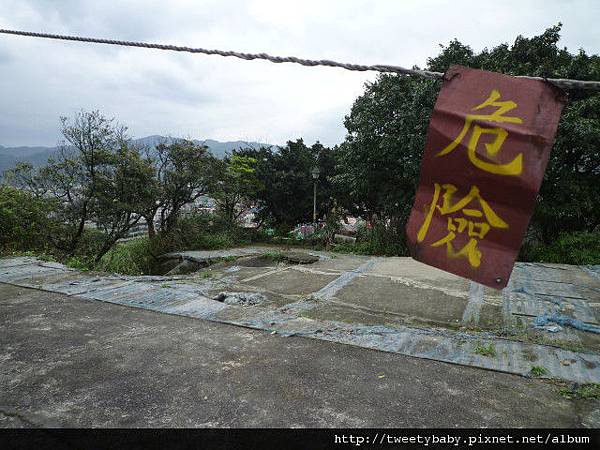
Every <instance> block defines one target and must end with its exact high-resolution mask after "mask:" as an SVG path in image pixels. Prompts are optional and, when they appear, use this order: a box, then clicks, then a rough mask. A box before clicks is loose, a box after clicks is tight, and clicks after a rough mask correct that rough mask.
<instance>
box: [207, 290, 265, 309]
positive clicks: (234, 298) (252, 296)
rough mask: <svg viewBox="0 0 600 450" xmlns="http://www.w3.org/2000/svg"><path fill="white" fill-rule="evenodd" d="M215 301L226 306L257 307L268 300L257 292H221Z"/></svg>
mask: <svg viewBox="0 0 600 450" xmlns="http://www.w3.org/2000/svg"><path fill="white" fill-rule="evenodd" d="M214 300H216V301H218V302H221V303H225V304H226V305H237V306H255V305H260V304H261V303H263V302H265V301H266V300H267V298H266V297H265V296H264V295H263V294H259V293H257V292H220V293H219V294H218V295H217V296H215V297H214Z"/></svg>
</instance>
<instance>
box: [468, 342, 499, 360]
mask: <svg viewBox="0 0 600 450" xmlns="http://www.w3.org/2000/svg"><path fill="white" fill-rule="evenodd" d="M473 352H474V353H475V354H477V355H481V356H490V357H493V356H496V346H495V345H494V344H493V343H491V342H490V343H489V344H488V345H483V344H482V343H481V342H477V343H476V344H475V348H474V349H473Z"/></svg>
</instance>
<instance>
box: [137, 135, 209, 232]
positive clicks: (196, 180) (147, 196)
mask: <svg viewBox="0 0 600 450" xmlns="http://www.w3.org/2000/svg"><path fill="white" fill-rule="evenodd" d="M146 153H147V156H146V159H147V161H148V162H149V163H150V165H151V166H152V168H153V175H152V179H151V180H150V181H149V182H148V184H147V185H146V186H143V187H142V186H140V188H141V189H143V190H144V192H143V194H142V196H141V197H140V199H141V209H140V214H141V215H142V216H143V217H144V219H145V220H146V223H147V224H148V235H149V237H150V238H152V237H153V236H154V234H155V230H154V220H155V218H156V217H158V219H159V227H160V229H161V231H164V232H169V231H171V230H172V229H173V227H174V226H175V224H176V223H177V219H178V217H179V215H180V214H181V211H182V209H183V208H184V207H185V206H186V205H188V204H190V203H193V202H194V201H195V200H196V199H198V198H199V197H201V196H202V195H206V194H207V193H208V191H209V187H210V186H211V182H212V180H213V172H214V171H213V166H214V164H215V158H214V157H213V156H212V155H211V154H210V152H209V151H208V148H207V147H205V146H202V145H198V144H196V143H194V142H193V141H190V140H186V139H178V140H176V141H174V142H172V143H160V144H158V145H157V146H156V148H154V149H149V150H147V152H146Z"/></svg>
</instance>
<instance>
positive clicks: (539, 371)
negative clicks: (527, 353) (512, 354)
mask: <svg viewBox="0 0 600 450" xmlns="http://www.w3.org/2000/svg"><path fill="white" fill-rule="evenodd" d="M547 373H548V369H546V368H545V367H544V366H533V367H531V375H533V376H534V377H542V376H544V375H546V374H547Z"/></svg>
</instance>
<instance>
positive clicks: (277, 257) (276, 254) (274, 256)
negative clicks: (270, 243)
mask: <svg viewBox="0 0 600 450" xmlns="http://www.w3.org/2000/svg"><path fill="white" fill-rule="evenodd" d="M261 256H262V257H263V258H267V259H270V260H271V261H274V262H280V261H283V260H284V259H285V255H284V254H283V253H282V252H280V251H273V252H265V253H263V254H262V255H261Z"/></svg>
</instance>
